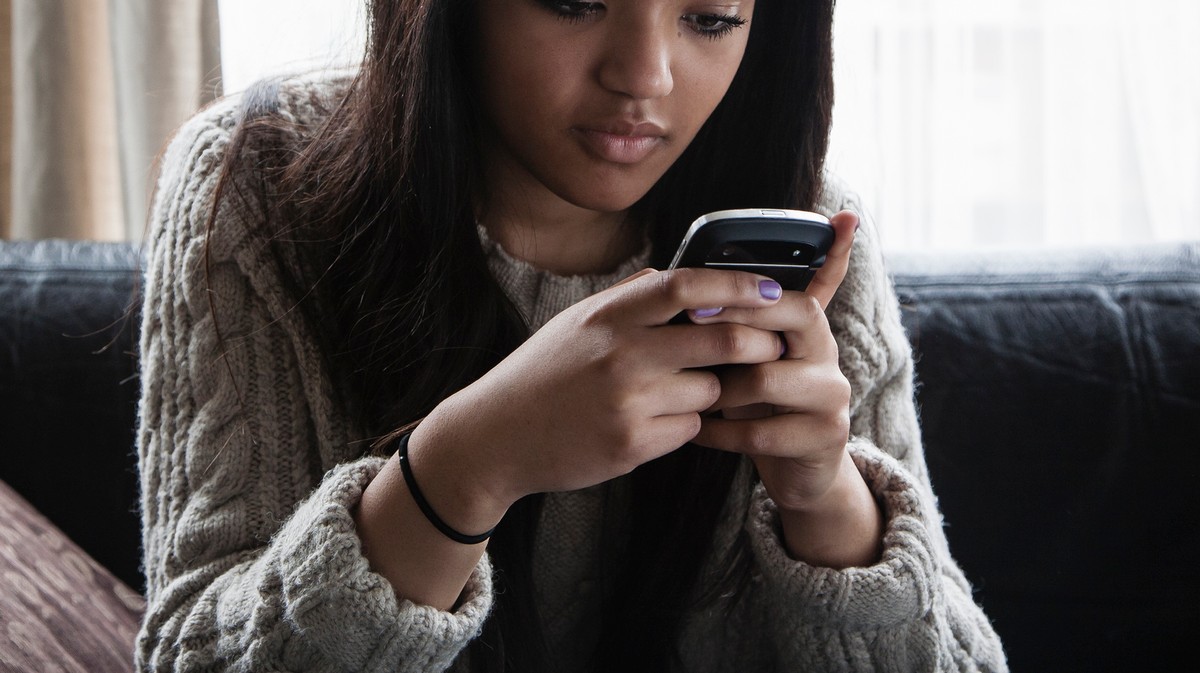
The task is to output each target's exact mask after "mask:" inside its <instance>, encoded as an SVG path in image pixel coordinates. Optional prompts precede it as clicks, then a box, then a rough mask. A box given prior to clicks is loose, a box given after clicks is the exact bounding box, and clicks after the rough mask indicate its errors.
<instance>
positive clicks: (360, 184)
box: [214, 0, 834, 673]
mask: <svg viewBox="0 0 1200 673" xmlns="http://www.w3.org/2000/svg"><path fill="white" fill-rule="evenodd" d="M833 4H834V0H759V2H758V3H757V6H756V8H755V16H754V21H753V23H752V28H751V34H750V38H749V43H748V45H747V50H746V55H745V58H744V59H743V63H742V67H741V68H740V70H739V72H738V74H737V76H736V77H735V79H734V81H733V83H732V85H731V89H730V91H729V93H728V94H727V95H726V97H725V99H724V100H723V101H722V102H721V104H720V105H719V106H718V107H717V109H716V111H715V112H714V113H713V115H712V116H711V118H710V119H709V120H708V122H707V123H706V124H705V126H704V127H703V128H702V129H701V131H700V133H699V134H698V136H697V138H696V139H695V141H694V142H693V143H692V144H691V146H689V148H688V149H687V150H686V151H685V152H684V154H683V155H682V157H681V158H680V159H679V160H678V161H677V162H676V164H675V165H674V166H672V168H671V169H670V170H669V171H668V172H667V174H666V175H665V176H664V177H663V178H662V179H661V180H660V181H659V182H658V184H656V185H655V186H654V187H653V188H652V189H651V190H650V192H649V193H648V194H647V195H646V196H645V197H644V198H643V199H642V200H641V201H640V202H639V203H637V204H636V205H635V206H634V214H635V215H636V216H637V220H638V221H639V222H641V223H642V224H643V225H644V226H645V227H646V232H647V234H648V235H649V237H650V240H651V242H652V263H654V264H655V265H656V266H659V268H661V267H662V266H663V265H664V264H665V262H666V261H667V259H668V256H669V255H670V254H671V252H672V251H673V249H674V247H675V245H676V244H677V243H678V241H679V239H680V237H681V236H682V233H683V229H684V228H686V226H687V224H688V223H690V222H691V221H692V220H693V219H694V218H695V217H696V216H698V215H700V214H702V213H704V212H707V211H710V210H717V209H722V208H738V207H750V206H774V207H803V208H811V207H812V206H813V204H814V203H815V202H816V199H817V197H818V194H819V192H820V189H821V185H822V179H821V176H822V168H823V161H824V156H825V151H826V146H827V141H828V136H829V127H830V114H831V109H832V102H833V84H832V47H831V30H832V14H833ZM368 9H369V14H368V16H369V37H368V43H367V50H366V55H365V58H364V61H363V64H362V66H361V68H360V69H359V70H358V72H357V74H356V75H355V76H354V77H353V81H352V82H350V84H349V85H348V88H347V89H346V93H345V96H344V98H341V99H339V100H333V101H324V102H318V103H314V104H324V105H327V106H328V108H329V109H328V114H327V115H326V121H325V122H324V123H323V124H322V126H321V128H320V129H317V130H315V131H314V130H312V129H301V128H298V127H296V125H294V124H292V123H290V122H289V121H288V118H287V114H286V111H281V110H282V108H281V106H280V105H279V102H278V101H279V96H278V95H277V93H278V92H277V91H276V90H275V89H272V88H271V87H270V86H265V87H261V88H259V89H258V90H257V93H256V94H254V93H252V94H249V95H248V96H247V99H246V102H245V103H244V105H243V108H244V110H245V114H244V118H243V121H242V123H241V124H240V125H239V129H238V131H237V133H236V134H235V137H234V140H233V142H232V143H231V148H230V150H229V155H228V158H227V161H228V164H227V166H226V171H225V177H226V178H228V177H230V176H232V175H234V174H235V173H236V172H239V171H240V173H241V174H244V173H245V172H246V167H245V164H246V163H247V162H249V163H251V164H252V168H253V172H254V174H255V175H257V176H259V179H258V181H257V184H256V185H254V186H253V188H254V189H255V190H257V191H259V192H261V193H262V194H263V195H264V196H265V197H266V198H262V199H256V201H257V202H258V203H261V204H264V205H263V208H264V210H263V219H264V222H265V224H264V232H267V233H266V235H267V236H268V238H269V239H270V240H271V243H272V246H273V248H274V249H275V251H276V254H277V256H279V257H280V259H281V260H282V261H284V262H287V263H283V264H281V266H282V267H283V268H285V269H294V270H295V271H294V273H293V277H290V278H288V279H287V280H288V281H289V282H291V283H293V284H294V285H295V289H296V291H297V293H298V294H297V296H303V297H304V299H303V300H301V302H300V305H299V307H298V308H299V309H300V310H302V311H304V312H305V313H306V314H307V315H309V316H310V320H311V322H312V323H313V324H314V328H315V331H316V332H317V333H318V334H319V338H320V339H322V340H323V344H322V345H323V347H324V351H325V353H326V356H327V357H328V358H329V360H330V361H331V362H332V364H333V369H332V370H333V371H335V372H337V375H338V376H340V377H343V378H344V380H342V381H339V382H340V383H342V384H343V385H344V386H345V389H346V390H352V391H354V393H353V398H354V399H353V400H352V401H351V402H348V403H347V406H348V408H350V409H352V410H353V413H355V414H356V415H357V416H358V417H359V419H360V421H361V425H362V427H364V428H367V429H368V430H369V432H372V433H376V434H377V435H382V436H388V435H390V434H394V432H395V431H396V429H398V428H403V427H407V426H411V425H412V424H413V423H415V422H417V421H419V420H420V419H421V418H423V417H424V416H425V415H426V414H428V413H429V412H430V411H431V410H432V409H433V407H434V406H436V405H437V404H438V403H439V402H441V401H442V400H443V399H445V398H446V397H447V396H449V395H450V394H452V393H454V392H455V391H457V390H459V389H461V388H462V387H464V386H466V385H468V384H470V383H471V382H473V381H474V380H476V379H477V378H478V377H480V376H481V375H483V374H484V373H485V372H487V371H488V370H489V369H490V368H492V367H493V366H495V364H496V363H498V362H499V361H500V360H501V359H503V358H504V357H505V356H506V355H507V354H508V353H510V352H511V351H512V350H514V349H515V348H516V347H517V346H518V345H519V344H520V343H521V342H522V340H523V339H525V338H526V337H527V336H528V328H527V327H526V325H525V324H524V323H523V322H522V320H521V317H520V315H519V314H518V312H517V311H516V310H515V309H514V308H513V306H512V305H511V303H510V302H509V301H508V300H507V298H506V297H505V295H504V293H503V291H502V289H501V288H500V287H499V286H498V285H497V283H496V282H495V280H493V279H492V278H491V276H490V275H489V273H488V271H487V267H486V260H485V257H484V254H483V252H482V249H481V246H480V244H479V239H478V235H477V232H476V225H475V216H474V205H475V203H476V201H475V200H474V199H475V197H476V196H477V195H478V194H480V187H481V179H480V176H479V174H478V167H479V165H480V162H479V151H478V147H479V142H478V140H479V124H480V121H479V120H480V117H479V110H478V108H477V105H476V101H475V99H474V96H473V86H472V83H471V66H470V59H471V57H472V54H471V49H472V46H471V45H472V39H471V38H472V35H474V34H475V31H474V26H473V20H474V19H473V17H474V11H473V10H474V3H473V2H472V1H471V0H368ZM239 166H240V168H239ZM227 184H229V183H228V181H226V180H223V181H222V185H223V187H224V186H225V185H227ZM235 186H236V187H238V190H239V191H240V190H241V189H242V187H243V186H242V185H241V183H238V184H237V185H235ZM224 191H225V189H224V188H222V190H221V192H224ZM214 213H215V209H214ZM214 216H215V215H214ZM330 314H332V315H333V316H335V317H336V320H333V321H330V320H328V316H329V315H330ZM317 316H324V317H325V319H318V317H317ZM738 464H739V461H738V458H737V457H736V456H733V455H730V454H724V453H721V452H716V451H712V450H708V449H703V448H700V447H696V446H690V445H689V446H687V447H684V448H683V449H681V450H680V451H677V452H675V453H673V454H671V455H669V456H667V457H665V458H662V459H659V460H657V461H654V462H652V463H650V464H647V465H644V466H642V467H641V468H638V469H637V470H635V471H634V473H633V475H632V480H631V486H630V489H631V493H632V508H633V511H636V512H638V516H636V517H633V518H631V519H630V520H629V521H627V522H622V521H616V519H615V515H614V513H612V512H610V513H609V515H608V516H607V517H606V520H607V522H608V523H607V524H606V525H605V526H604V531H597V534H598V535H600V534H603V535H605V540H606V543H605V547H606V548H613V549H615V548H620V549H622V550H624V551H625V552H626V553H623V554H621V558H622V559H624V560H623V561H622V562H619V563H615V564H610V565H609V566H608V567H609V568H611V573H610V576H609V578H608V579H609V581H608V582H606V585H607V586H608V587H609V591H608V592H607V593H606V596H605V599H604V614H603V620H602V623H603V625H604V626H603V632H602V634H601V641H600V647H599V648H598V651H597V657H596V659H595V662H596V668H597V670H637V671H641V670H646V671H650V670H654V671H661V670H668V669H670V668H673V667H675V666H676V665H677V663H678V661H679V653H678V652H677V649H676V648H677V646H678V639H679V635H680V632H681V629H682V625H683V617H684V615H685V614H686V613H687V612H688V611H689V610H690V609H693V608H695V607H696V605H697V601H698V600H712V596H714V595H715V591H713V587H700V586H698V585H699V584H700V579H699V578H700V576H701V570H702V569H703V567H705V564H706V563H708V562H709V561H710V560H713V559H711V558H710V557H712V556H713V553H714V552H713V550H711V549H710V547H711V546H712V544H711V541H712V537H713V532H714V530H715V528H716V526H717V523H718V518H719V515H720V511H721V507H722V505H723V504H724V500H725V498H724V496H725V495H726V494H727V492H728V491H729V487H730V484H731V482H732V479H733V476H734V473H735V471H736V469H737V466H738ZM540 503H541V498H540V497H537V496H532V497H529V498H526V499H524V500H522V501H520V502H518V503H517V505H515V506H514V507H513V509H512V510H510V512H509V513H508V515H507V516H506V517H505V519H504V521H503V522H502V523H501V525H500V527H499V530H498V531H497V532H496V534H495V536H494V537H493V540H492V542H491V544H490V546H489V554H490V556H491V559H492V563H493V565H494V566H495V568H496V571H497V572H496V575H495V576H496V578H497V579H496V581H497V583H498V590H497V594H496V603H495V609H494V612H493V614H492V616H491V617H490V618H489V620H488V622H487V624H486V626H485V629H484V633H483V634H482V636H481V637H480V638H478V639H476V641H475V643H474V644H473V646H472V649H471V657H472V662H473V666H474V668H475V669H476V670H479V671H520V672H522V673H527V672H535V671H545V670H549V661H548V654H549V653H548V652H547V650H546V646H545V643H544V640H543V638H542V625H541V624H540V622H539V618H538V614H537V609H536V604H535V601H534V595H535V592H534V587H533V576H532V570H531V567H532V563H531V557H532V550H533V539H534V531H535V527H536V524H537V519H538V516H539V512H540ZM610 543H611V545H610ZM739 551H744V550H739V548H738V547H737V546H736V545H735V549H734V550H733V552H732V553H731V554H729V555H727V557H725V558H722V559H715V560H716V561H719V562H720V563H722V564H724V565H725V567H726V570H727V571H728V572H726V573H725V576H726V577H727V578H730V579H729V581H731V582H732V581H737V579H736V578H737V577H739V575H744V573H743V572H741V571H738V570H736V568H738V567H744V564H745V557H744V556H739V554H738V552H739ZM698 597H700V598H698Z"/></svg>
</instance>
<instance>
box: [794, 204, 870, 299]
mask: <svg viewBox="0 0 1200 673" xmlns="http://www.w3.org/2000/svg"><path fill="white" fill-rule="evenodd" d="M858 222H859V218H858V215H857V214H855V213H852V212H850V211H848V210H843V211H842V212H840V213H838V214H836V215H834V216H833V217H832V218H830V220H829V223H830V224H831V225H833V230H834V239H833V247H832V248H830V249H829V253H828V254H827V255H826V256H825V264H824V265H823V266H822V267H821V268H820V269H817V273H816V275H815V276H814V277H813V279H812V282H810V283H809V284H808V289H807V290H805V293H806V294H810V295H812V296H814V297H816V298H817V301H818V302H820V304H821V308H825V307H826V306H829V302H830V301H832V300H833V295H834V293H835V292H837V289H838V287H839V286H841V284H842V281H843V280H844V279H845V278H846V271H847V270H848V269H849V268H850V250H851V248H852V247H853V244H854V234H855V232H856V231H857V230H858Z"/></svg>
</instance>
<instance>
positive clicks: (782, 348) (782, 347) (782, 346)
mask: <svg viewBox="0 0 1200 673" xmlns="http://www.w3.org/2000/svg"><path fill="white" fill-rule="evenodd" d="M785 355H787V338H786V337H784V336H783V335H782V334H780V335H779V357H783V356H785Z"/></svg>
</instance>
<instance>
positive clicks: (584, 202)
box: [554, 173, 662, 213]
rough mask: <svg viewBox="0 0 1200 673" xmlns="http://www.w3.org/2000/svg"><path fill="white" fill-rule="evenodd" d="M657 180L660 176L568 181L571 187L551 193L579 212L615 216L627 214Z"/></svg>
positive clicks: (605, 177) (624, 176) (625, 176)
mask: <svg viewBox="0 0 1200 673" xmlns="http://www.w3.org/2000/svg"><path fill="white" fill-rule="evenodd" d="M661 177H662V173H655V174H654V175H653V176H647V177H634V176H631V175H616V176H614V175H598V176H595V179H593V180H588V181H582V180H572V181H571V184H569V185H565V184H564V185H561V189H555V190H554V191H555V192H557V193H558V195H559V197H561V198H562V199H564V200H566V201H568V202H570V203H573V204H575V205H576V206H578V207H580V208H586V209H587V210H594V211H597V212H602V213H616V212H620V211H622V210H628V209H629V208H630V207H632V206H633V205H634V204H635V203H637V202H638V201H640V200H641V199H642V197H643V196H645V195H646V193H647V192H649V191H650V189H651V188H652V187H654V185H655V184H656V183H657V182H658V180H659V179H660V178H661Z"/></svg>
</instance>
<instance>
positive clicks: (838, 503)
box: [779, 453, 884, 568]
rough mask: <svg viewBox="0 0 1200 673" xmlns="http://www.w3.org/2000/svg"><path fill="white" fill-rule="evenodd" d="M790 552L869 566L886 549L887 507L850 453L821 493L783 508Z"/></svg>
mask: <svg viewBox="0 0 1200 673" xmlns="http://www.w3.org/2000/svg"><path fill="white" fill-rule="evenodd" d="M779 518H780V527H781V528H782V532H783V541H784V544H785V546H786V547H787V550H788V554H789V555H790V556H791V557H792V558H793V559H796V560H798V561H803V562H805V563H808V564H809V565H814V566H823V567H830V568H849V567H856V566H867V565H871V564H873V563H876V562H878V561H879V559H880V557H881V555H882V551H883V531H884V519H883V512H882V510H881V508H880V506H879V504H878V503H877V502H876V501H875V497H874V496H873V495H872V493H871V490H870V488H869V487H868V486H867V483H866V481H864V480H863V478H862V475H861V474H860V473H859V471H858V468H857V467H856V466H855V465H854V461H853V460H852V459H851V458H850V455H849V453H844V454H843V458H842V461H841V464H840V465H839V467H838V476H837V478H835V479H834V481H833V482H832V484H831V485H830V487H829V488H828V489H826V491H825V492H824V493H822V494H821V495H820V496H818V497H815V498H812V499H810V500H806V501H805V502H804V503H798V504H797V503H793V504H792V506H789V507H786V508H785V507H780V508H779Z"/></svg>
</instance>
